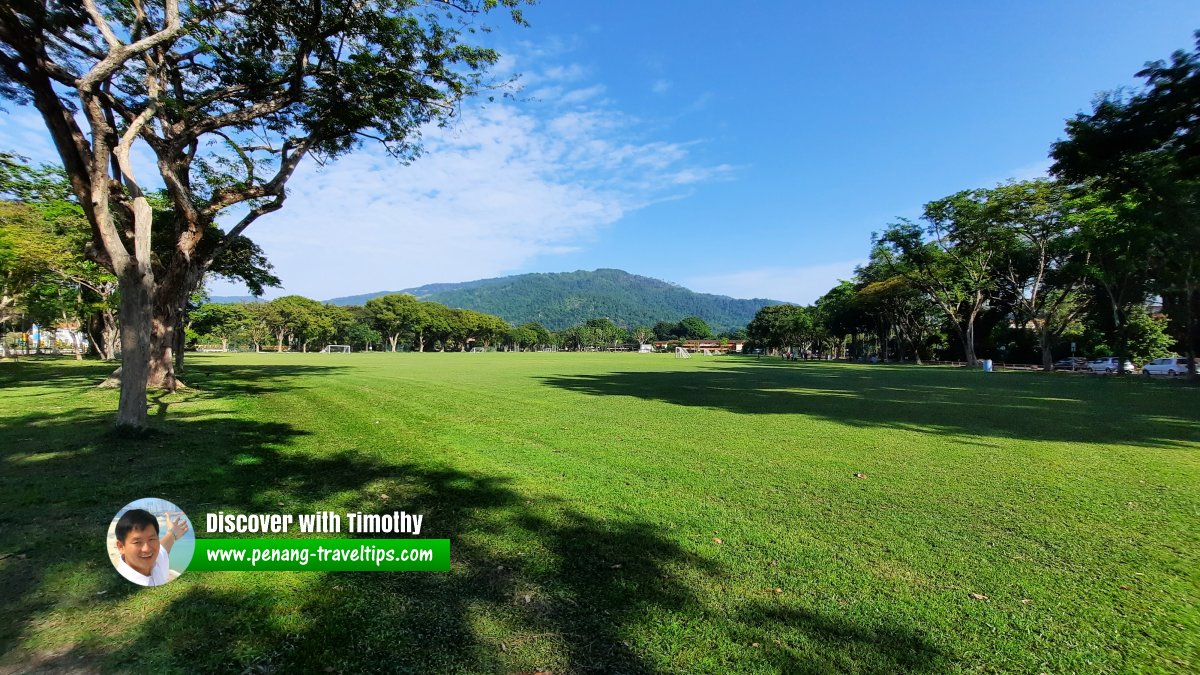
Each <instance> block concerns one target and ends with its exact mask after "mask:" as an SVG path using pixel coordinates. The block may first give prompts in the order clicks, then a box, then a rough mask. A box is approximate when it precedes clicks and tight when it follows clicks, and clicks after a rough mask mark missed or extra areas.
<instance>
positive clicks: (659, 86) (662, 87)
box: [650, 80, 671, 94]
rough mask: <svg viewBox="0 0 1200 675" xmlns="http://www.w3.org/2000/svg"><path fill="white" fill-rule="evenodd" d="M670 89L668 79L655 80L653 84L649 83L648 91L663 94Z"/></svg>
mask: <svg viewBox="0 0 1200 675" xmlns="http://www.w3.org/2000/svg"><path fill="white" fill-rule="evenodd" d="M670 90H671V82H670V80H655V81H654V84H652V85H650V91H652V92H654V93H655V94H665V93H667V92H668V91H670Z"/></svg>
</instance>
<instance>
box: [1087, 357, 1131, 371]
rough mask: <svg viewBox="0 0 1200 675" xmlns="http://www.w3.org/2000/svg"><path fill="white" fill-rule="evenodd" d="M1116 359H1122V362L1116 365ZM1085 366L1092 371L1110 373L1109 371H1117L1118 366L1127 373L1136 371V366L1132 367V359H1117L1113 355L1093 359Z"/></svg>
mask: <svg viewBox="0 0 1200 675" xmlns="http://www.w3.org/2000/svg"><path fill="white" fill-rule="evenodd" d="M1118 361H1123V363H1121V364H1120V365H1118V363H1117V362H1118ZM1087 367H1088V370H1090V371H1092V372H1093V373H1110V374H1111V373H1115V372H1117V368H1120V369H1121V370H1123V371H1125V372H1127V373H1136V372H1137V368H1134V367H1133V362H1132V361H1130V360H1129V359H1118V358H1117V357H1115V356H1106V357H1104V358H1102V359H1093V360H1092V361H1088V366H1087Z"/></svg>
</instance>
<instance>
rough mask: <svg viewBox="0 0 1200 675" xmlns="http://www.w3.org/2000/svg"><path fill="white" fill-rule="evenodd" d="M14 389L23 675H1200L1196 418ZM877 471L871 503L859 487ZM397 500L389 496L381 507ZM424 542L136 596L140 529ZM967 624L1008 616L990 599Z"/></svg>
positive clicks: (621, 372) (298, 377) (474, 395)
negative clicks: (430, 552) (127, 551)
mask: <svg viewBox="0 0 1200 675" xmlns="http://www.w3.org/2000/svg"><path fill="white" fill-rule="evenodd" d="M188 359H189V367H188V370H187V373H186V377H185V381H187V382H188V384H190V385H191V386H192V387H193V389H192V390H190V391H187V392H185V393H181V394H176V395H171V396H165V397H156V399H155V400H154V401H153V403H152V406H151V408H152V413H153V414H154V425H155V428H156V430H157V431H156V433H154V434H152V435H150V436H147V437H145V438H140V439H132V440H131V439H126V438H121V437H117V436H114V435H112V434H110V433H109V432H108V428H109V419H110V416H111V413H112V411H113V410H114V409H115V406H116V393H115V392H113V391H105V390H97V389H94V388H93V387H92V385H93V384H94V383H95V382H96V381H98V380H99V379H101V378H102V377H103V375H105V374H106V373H107V372H108V370H109V369H110V368H109V367H107V366H105V365H102V364H96V363H86V362H85V363H82V364H77V363H74V362H70V361H36V360H34V359H22V360H21V361H20V362H19V363H4V364H0V654H2V655H3V656H0V671H5V670H10V671H25V670H30V669H42V670H46V671H62V670H71V669H80V670H93V669H95V670H115V671H122V670H136V671H141V672H190V671H235V672H253V673H258V672H314V671H315V672H336V673H356V672H369V671H386V672H394V671H408V672H419V673H442V672H518V671H532V670H535V669H538V668H542V669H546V670H549V671H551V672H553V673H569V672H588V671H594V672H645V671H650V672H781V671H782V672H801V673H803V672H835V671H836V672H901V671H907V672H922V671H928V672H943V671H968V672H997V671H1005V672H1032V673H1036V672H1053V673H1067V672H1071V673H1074V672H1129V671H1152V672H1153V671H1167V672H1170V671H1177V672H1188V671H1191V672H1195V671H1196V670H1197V669H1200V389H1198V388H1195V387H1189V386H1186V385H1183V384H1181V383H1176V382H1157V381H1156V382H1145V381H1141V380H1135V379H1124V378H1101V377H1090V376H1071V375H1055V376H1046V375H1041V374H1015V373H994V374H984V373H981V372H975V371H965V370H958V369H946V368H933V367H927V368H916V367H897V366H866V365H846V364H827V363H782V362H780V361H776V360H768V359H762V360H758V359H755V358H751V357H713V358H705V357H695V358H693V359H691V360H687V361H679V360H675V359H673V358H671V357H670V356H659V355H633V354H624V355H613V354H354V355H337V354H308V355H301V354H284V355H274V354H263V355H189V356H188ZM855 473H863V474H865V475H866V478H856V477H855V476H854V474H855ZM384 495H387V498H386V499H385V498H384ZM145 496H158V497H163V498H166V499H169V500H171V501H173V502H175V503H176V504H178V505H180V506H181V507H182V508H183V509H184V510H185V511H187V512H188V514H189V515H190V516H191V517H192V519H193V521H194V523H195V525H196V527H197V534H198V535H199V536H201V537H203V536H204V532H203V525H202V521H203V517H204V514H205V513H206V512H209V511H217V510H222V511H226V512H230V511H234V512H249V513H272V512H279V513H304V512H310V511H315V510H325V509H328V510H335V511H379V512H383V511H388V512H390V511H392V510H396V509H402V510H406V511H408V512H410V513H412V512H416V513H422V514H424V515H425V528H424V531H423V532H422V536H423V537H448V538H449V539H451V542H452V544H451V545H452V558H453V570H452V571H451V572H450V573H448V574H447V573H441V574H433V573H405V574H372V573H234V572H188V573H185V574H184V575H183V576H182V577H181V578H180V579H179V580H178V581H176V582H174V583H172V584H170V585H168V586H165V587H162V588H157V589H138V588H136V587H134V586H132V585H130V584H128V583H127V582H125V581H124V580H123V579H121V578H120V577H119V576H118V575H117V574H116V572H115V571H114V570H113V569H112V566H111V565H110V564H109V562H108V560H107V558H106V557H105V554H104V541H103V537H104V532H105V529H106V527H107V526H108V523H109V520H110V519H111V518H112V515H113V513H115V512H116V510H117V509H118V508H120V507H121V506H122V505H124V504H125V503H127V502H129V501H131V500H133V499H135V498H138V497H145ZM972 594H977V595H978V596H986V598H983V599H977V598H975V597H972Z"/></svg>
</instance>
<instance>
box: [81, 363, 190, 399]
mask: <svg viewBox="0 0 1200 675" xmlns="http://www.w3.org/2000/svg"><path fill="white" fill-rule="evenodd" d="M96 388H97V389H120V388H121V367H120V366H117V369H116V370H114V371H112V373H111V374H109V376H108V377H106V378H104V381H103V382H101V383H100V384H98V385H96ZM146 389H147V390H150V391H169V392H172V393H173V392H177V391H187V390H189V389H191V387H189V386H187V385H186V384H184V383H183V381H182V380H180V379H178V378H176V379H175V388H174V389H171V388H169V387H155V386H147V387H146Z"/></svg>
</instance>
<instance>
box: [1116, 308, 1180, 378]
mask: <svg viewBox="0 0 1200 675" xmlns="http://www.w3.org/2000/svg"><path fill="white" fill-rule="evenodd" d="M1126 331H1128V333H1127V335H1128V337H1127V341H1126V345H1127V349H1126V353H1125V354H1122V355H1121V356H1124V357H1125V358H1128V359H1129V360H1130V361H1133V362H1134V363H1135V364H1137V365H1139V366H1140V365H1143V364H1146V363H1149V362H1150V361H1153V360H1154V359H1157V358H1161V357H1164V356H1171V355H1172V354H1173V353H1174V352H1173V351H1172V349H1171V347H1172V345H1173V344H1174V343H1175V340H1174V339H1173V338H1172V337H1171V336H1170V334H1169V333H1168V332H1167V319H1166V318H1164V317H1153V316H1150V315H1149V314H1148V313H1147V312H1146V311H1144V310H1140V311H1134V312H1131V313H1130V315H1129V320H1128V323H1127V325H1126Z"/></svg>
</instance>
